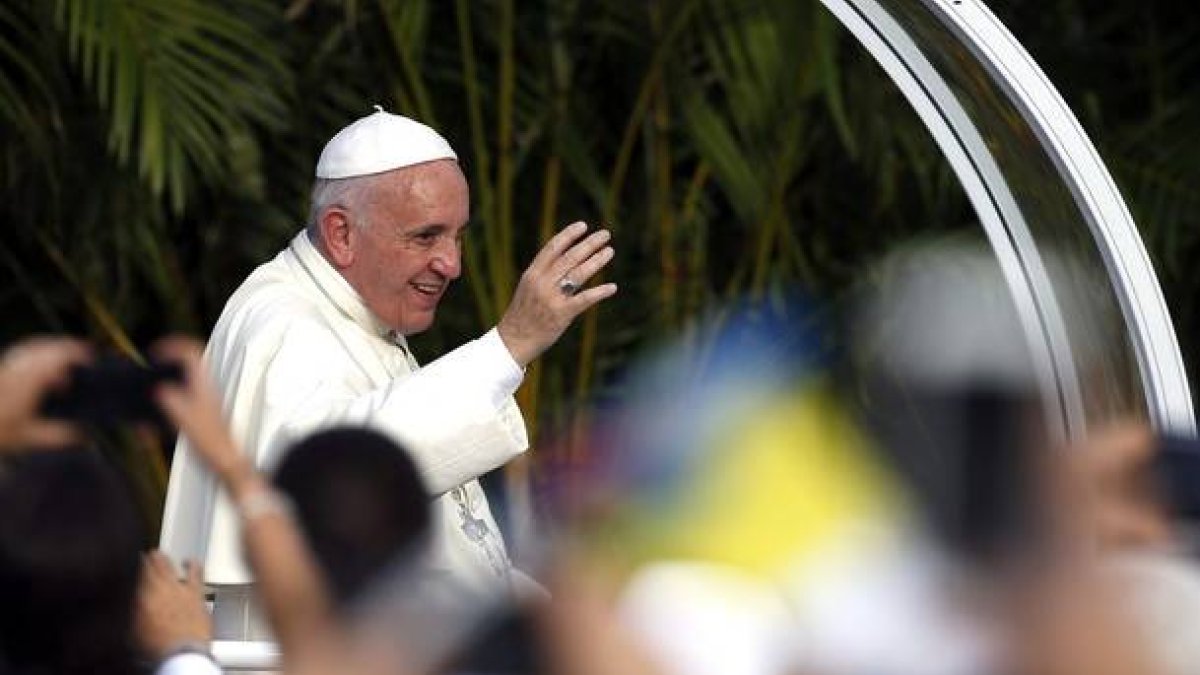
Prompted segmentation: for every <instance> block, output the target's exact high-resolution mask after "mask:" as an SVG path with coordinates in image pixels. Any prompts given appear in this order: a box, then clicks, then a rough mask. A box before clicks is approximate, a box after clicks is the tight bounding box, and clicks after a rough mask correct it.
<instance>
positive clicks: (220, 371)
mask: <svg viewBox="0 0 1200 675" xmlns="http://www.w3.org/2000/svg"><path fill="white" fill-rule="evenodd" d="M316 178H317V180H316V181H315V183H314V186H313V193H312V205H311V209H310V217H309V222H308V223H307V225H306V227H305V228H304V229H303V230H302V231H301V232H299V233H298V234H297V235H296V236H295V238H294V239H292V241H291V243H290V244H289V245H288V247H287V248H286V249H285V250H284V251H282V252H281V253H280V254H279V255H278V256H277V257H276V258H275V259H274V260H272V261H270V262H267V263H265V264H263V265H261V266H260V267H259V268H258V269H256V270H255V271H254V272H253V273H252V274H251V275H250V276H249V277H248V278H247V279H246V280H245V282H244V283H243V284H242V286H241V287H240V288H239V289H238V290H237V291H236V292H235V293H234V294H233V296H232V297H231V298H230V299H229V302H228V303H227V305H226V307H225V309H224V311H223V312H222V315H221V317H220V319H218V321H217V324H216V327H215V328H214V330H213V333H212V337H211V340H210V342H209V348H208V355H207V356H208V359H209V362H208V363H209V367H210V372H211V373H212V374H213V377H214V380H215V381H216V382H217V383H218V385H219V387H220V388H221V392H222V396H223V399H224V405H225V410H226V412H227V413H228V417H229V421H230V424H231V426H232V429H233V432H234V436H235V437H236V438H237V439H238V440H239V441H240V442H241V443H242V445H243V446H244V447H245V450H246V452H247V453H248V456H249V457H250V458H251V459H252V461H253V463H254V464H255V465H256V466H259V467H262V468H271V467H273V466H274V465H275V464H276V463H277V462H278V461H279V459H280V456H281V454H282V453H283V452H285V450H286V448H287V447H289V446H290V445H291V444H292V443H294V442H295V441H297V440H298V439H299V438H301V437H303V436H304V435H306V434H308V433H311V432H312V431H315V430H317V429H320V428H324V427H328V426H331V425H336V424H363V425H367V426H370V427H372V428H374V429H377V430H379V431H380V432H382V433H385V434H387V435H389V436H392V437H393V438H394V439H396V440H398V441H400V442H401V443H402V445H403V446H404V447H406V448H408V449H409V450H410V451H411V453H412V455H413V458H414V459H415V460H416V462H417V465H418V466H419V467H420V469H421V471H422V475H423V478H424V481H425V484H426V485H427V486H428V489H429V491H430V492H431V494H433V495H435V496H436V498H435V502H434V507H435V510H436V511H437V512H438V517H437V519H436V523H437V525H436V531H435V532H434V541H433V544H432V548H433V555H432V556H431V562H430V563H429V565H428V569H429V580H430V583H443V584H447V585H450V586H453V587H454V588H455V589H456V591H457V592H459V593H460V594H462V595H464V596H467V597H475V596H478V597H482V598H492V597H494V596H496V595H498V594H505V593H509V592H511V587H512V586H514V585H521V584H520V583H518V582H521V581H523V580H524V577H522V576H521V575H519V574H516V573H515V572H514V570H513V568H512V565H511V562H510V560H509V557H508V553H507V551H506V548H505V545H504V541H503V539H502V537H501V535H500V532H499V528H498V526H497V524H496V522H495V520H494V518H493V517H492V514H491V510H490V507H489V505H488V501H487V498H486V496H485V494H484V491H483V489H482V488H481V486H480V484H479V482H478V480H477V479H478V478H479V477H480V476H482V475H483V474H485V473H487V472H488V471H491V470H493V469H496V468H498V467H500V466H502V465H503V464H505V463H506V462H508V461H509V460H511V459H512V458H514V457H515V456H517V455H519V454H520V453H522V452H523V451H524V450H525V449H526V447H527V445H528V442H527V438H526V431H525V426H524V421H523V420H522V418H521V414H520V411H519V410H518V409H517V407H516V405H515V401H514V400H513V398H512V394H513V392H514V391H515V390H516V388H517V386H518V385H519V384H520V382H521V379H522V376H523V372H524V368H525V367H526V366H527V365H528V364H529V363H530V362H532V361H533V360H534V359H535V358H537V357H538V356H539V355H540V354H541V353H542V352H543V351H544V350H546V349H547V348H549V347H550V346H551V345H552V344H553V343H554V342H555V341H556V340H557V339H558V338H559V336H560V335H561V334H562V333H563V332H564V331H565V330H566V328H567V327H568V326H569V325H570V324H571V322H572V321H573V320H574V319H575V317H576V316H578V315H579V314H581V313H582V312H583V311H585V310H587V309H588V308H590V307H592V306H594V305H595V304H596V303H598V302H600V301H601V300H603V299H605V298H607V297H609V296H611V295H613V294H614V293H615V292H616V286H615V285H614V284H611V283H607V284H601V285H598V286H595V287H592V288H584V286H585V285H586V283H587V281H588V280H589V279H590V278H591V277H592V276H593V275H594V274H596V273H597V272H599V271H600V269H601V268H603V267H604V266H605V265H607V264H608V262H609V261H611V260H612V258H613V249H612V248H611V247H609V246H608V245H607V244H608V240H609V234H608V232H607V231H606V230H599V231H597V232H594V233H592V234H591V235H588V236H585V235H586V234H587V230H588V228H587V225H586V224H584V223H575V224H573V225H570V226H568V227H566V228H565V229H563V230H562V231H561V232H560V233H559V234H558V235H556V236H555V237H553V238H552V239H551V240H550V241H549V242H548V243H547V244H546V245H545V247H544V248H542V250H541V251H540V252H539V253H538V254H537V255H536V256H535V257H534V259H533V262H532V263H531V264H530V265H529V267H528V268H527V269H526V270H525V272H524V273H523V274H522V275H521V279H520V282H519V283H518V285H517V288H516V290H515V292H514V295H513V298H512V301H511V303H510V304H509V306H508V308H507V309H506V310H505V312H504V314H503V316H502V317H501V318H500V320H499V322H498V323H497V325H496V327H495V328H494V329H492V330H489V331H488V332H487V333H486V334H484V335H483V336H482V337H481V338H479V339H477V340H474V341H471V342H469V343H467V344H465V345H463V346H461V347H459V348H458V349H455V350H454V351H452V352H450V353H448V354H446V355H444V356H442V357H441V358H439V359H437V360H436V361H434V362H432V363H430V364H428V365H427V366H425V367H424V368H418V366H417V363H416V360H415V359H414V358H413V356H412V354H411V352H410V350H409V348H408V343H407V337H408V336H409V335H412V334H416V333H420V332H422V331H424V330H426V329H427V328H429V326H430V325H431V324H432V323H433V321H434V316H435V312H436V310H437V307H438V305H439V303H440V301H441V299H442V297H443V295H444V294H445V292H446V290H447V289H448V287H449V285H450V284H451V282H453V281H454V280H455V279H457V278H458V277H459V275H460V274H461V273H462V260H461V246H462V240H463V237H464V236H465V235H466V232H467V221H468V219H469V198H468V187H467V183H466V180H465V178H464V176H463V173H462V171H461V169H460V168H459V165H458V162H457V155H456V154H455V153H454V151H453V150H452V149H451V147H450V145H449V144H448V143H447V142H446V140H445V139H444V138H442V137H441V136H440V135H439V134H438V133H437V132H435V131H434V130H433V129H430V128H429V127H427V126H425V125H422V124H420V123H418V122H415V121H413V120H410V119H407V118H404V117H401V116H398V115H392V114H389V113H386V112H384V111H382V110H379V111H378V112H376V113H374V114H372V115H369V116H367V117H364V118H362V119H359V120H358V121H356V122H354V123H353V124H351V125H349V126H347V127H346V128H344V129H342V130H341V131H340V132H338V134H337V135H335V136H334V137H333V139H331V140H330V142H329V143H328V144H327V145H326V146H325V148H324V150H323V151H322V153H321V157H320V159H319V160H318V162H317V167H316ZM193 454H194V451H193V450H192V449H191V447H190V445H189V443H188V442H187V441H186V440H185V441H183V442H181V443H180V445H179V446H178V450H177V453H176V459H175V461H174V465H173V467H172V477H171V481H170V486H169V490H168V496H167V503H166V508H165V514H164V519H163V533H162V546H163V548H164V550H166V551H167V552H168V553H170V554H171V555H173V556H174V557H176V558H183V557H191V556H197V557H200V558H201V559H203V560H204V561H205V573H206V577H207V579H206V581H207V582H208V583H209V584H210V585H211V586H212V587H213V588H214V589H215V592H216V599H215V603H216V606H215V615H216V619H217V634H218V636H224V637H233V638H239V637H242V638H244V637H253V636H258V637H261V632H260V631H258V630H257V629H256V628H255V627H254V623H255V621H254V616H255V614H256V613H255V612H254V611H252V607H253V598H252V594H251V591H250V588H251V587H250V585H249V584H250V583H251V581H252V579H251V577H250V575H249V574H247V572H246V570H245V569H244V567H243V566H242V564H241V559H240V555H239V550H238V547H237V545H236V542H237V536H236V531H237V525H236V523H237V518H236V517H235V514H234V510H233V509H232V508H231V505H230V504H229V502H228V501H227V500H226V499H225V498H223V497H219V496H218V493H217V491H216V488H215V484H214V483H213V481H212V477H211V476H210V475H209V474H208V473H207V472H205V471H204V470H202V468H201V466H200V464H198V463H197V462H196V459H195V458H194V457H193V456H192V455H193ZM518 590H519V589H518Z"/></svg>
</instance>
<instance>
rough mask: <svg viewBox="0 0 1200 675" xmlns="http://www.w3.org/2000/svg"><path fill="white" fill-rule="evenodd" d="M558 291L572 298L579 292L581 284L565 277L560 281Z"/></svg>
mask: <svg viewBox="0 0 1200 675" xmlns="http://www.w3.org/2000/svg"><path fill="white" fill-rule="evenodd" d="M558 290H560V291H562V294H563V295H565V296H567V297H570V296H572V295H575V294H576V293H578V292H579V284H577V283H575V282H574V281H572V280H571V279H570V278H569V277H563V278H561V279H559V280H558Z"/></svg>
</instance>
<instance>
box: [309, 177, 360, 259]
mask: <svg viewBox="0 0 1200 675" xmlns="http://www.w3.org/2000/svg"><path fill="white" fill-rule="evenodd" d="M374 184H375V176H374V175H369V176H353V177H350V178H318V179H316V180H315V181H313V187H312V198H311V199H310V206H309V208H308V227H307V229H308V238H309V239H310V240H312V241H314V242H316V241H320V238H321V228H320V225H319V223H320V222H321V216H322V215H324V213H325V211H326V210H327V209H329V208H331V207H334V206H340V207H342V208H344V209H346V210H348V211H351V212H353V213H354V216H355V218H354V222H355V224H357V225H358V227H360V228H365V227H367V225H368V223H367V218H366V212H367V208H366V207H367V203H368V199H369V197H368V195H369V193H370V190H371V188H372V187H373V186H374Z"/></svg>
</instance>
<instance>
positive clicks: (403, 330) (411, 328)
mask: <svg viewBox="0 0 1200 675" xmlns="http://www.w3.org/2000/svg"><path fill="white" fill-rule="evenodd" d="M396 325H397V326H399V327H398V328H397V329H396V332H397V333H399V334H401V335H416V334H418V333H424V332H425V331H427V330H429V327H430V326H432V325H433V316H432V315H431V316H430V317H429V318H428V319H425V320H421V321H399V322H397V324H396Z"/></svg>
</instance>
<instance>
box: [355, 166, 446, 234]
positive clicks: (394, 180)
mask: <svg viewBox="0 0 1200 675" xmlns="http://www.w3.org/2000/svg"><path fill="white" fill-rule="evenodd" d="M371 202H372V203H373V205H375V206H376V207H379V208H383V209H385V210H387V211H390V212H405V213H409V214H410V215H413V216H417V215H421V214H423V215H424V217H423V218H419V220H429V219H430V218H434V217H435V215H436V218H435V219H436V220H438V221H440V222H444V223H445V224H448V225H458V224H461V223H465V222H466V220H467V217H468V215H469V212H470V188H469V186H468V185H467V180H466V177H465V176H464V175H463V172H462V169H461V168H459V166H458V162H456V161H454V160H449V159H443V160H435V161H431V162H425V163H422V164H418V165H415V166H410V167H404V168H402V169H395V170H393V171H389V172H386V173H385V174H381V175H380V176H378V178H377V179H376V180H375V181H373V184H372V189H371Z"/></svg>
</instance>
